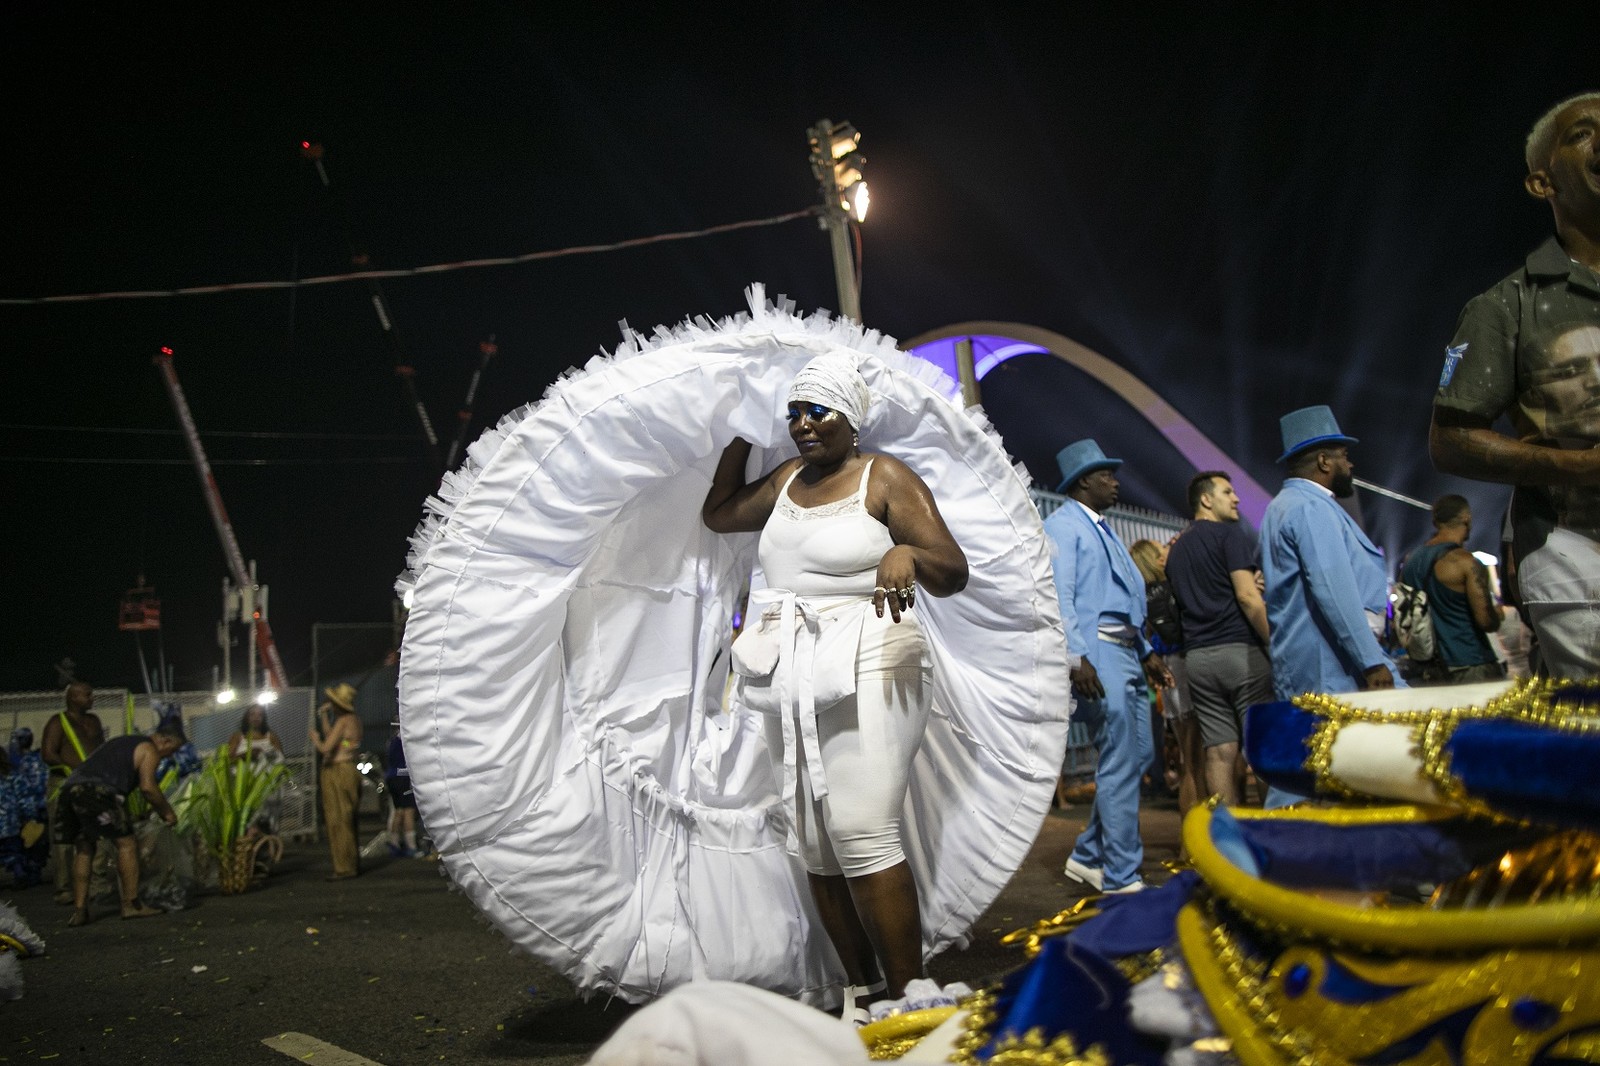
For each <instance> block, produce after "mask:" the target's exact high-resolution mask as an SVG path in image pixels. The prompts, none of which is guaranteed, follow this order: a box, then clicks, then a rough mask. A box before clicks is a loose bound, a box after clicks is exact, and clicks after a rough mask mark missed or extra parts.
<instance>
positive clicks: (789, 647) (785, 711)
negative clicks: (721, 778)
mask: <svg viewBox="0 0 1600 1066" xmlns="http://www.w3.org/2000/svg"><path fill="white" fill-rule="evenodd" d="M871 605H872V598H871V597H870V596H825V597H824V596H819V597H815V598H810V599H808V598H805V597H802V596H797V595H796V594H795V593H793V592H791V591H790V590H788V589H773V588H767V589H752V590H751V592H750V602H749V605H748V608H747V611H746V617H747V618H748V619H750V621H749V622H748V623H747V624H746V626H745V629H744V631H743V632H742V633H740V634H739V638H738V639H737V640H735V641H734V642H733V671H734V673H736V674H738V675H739V693H738V696H739V701H740V702H741V703H742V704H744V706H745V707H747V708H749V709H750V710H753V711H756V712H758V713H761V714H775V715H778V716H780V718H781V719H782V722H783V789H784V792H783V794H784V796H785V797H787V798H791V799H792V798H793V797H795V796H796V790H795V786H796V784H797V782H798V777H799V767H798V759H797V757H796V751H797V749H796V746H795V745H796V740H798V741H799V749H798V750H800V751H804V752H805V756H806V776H807V778H808V779H809V780H810V782H811V794H812V796H813V797H814V798H816V799H821V798H822V797H824V796H826V795H827V794H828V778H827V773H826V772H825V771H824V769H823V766H822V749H821V745H820V743H819V741H818V740H817V713H818V711H825V710H827V709H828V708H829V707H831V706H833V705H834V704H835V703H838V702H839V701H840V700H842V699H844V698H845V697H847V696H852V695H854V694H855V691H856V658H857V655H858V654H859V652H860V649H861V627H862V624H863V623H864V622H865V620H866V613H865V612H866V610H867V609H868V608H869V607H870V606H871Z"/></svg>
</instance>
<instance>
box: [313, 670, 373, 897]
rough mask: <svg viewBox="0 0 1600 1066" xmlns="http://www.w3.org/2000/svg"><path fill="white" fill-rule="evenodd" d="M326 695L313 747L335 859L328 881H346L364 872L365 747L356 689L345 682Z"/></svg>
mask: <svg viewBox="0 0 1600 1066" xmlns="http://www.w3.org/2000/svg"><path fill="white" fill-rule="evenodd" d="M323 695H325V696H327V697H328V700H327V702H326V703H324V704H323V705H322V706H321V707H318V708H317V723H318V728H313V729H312V730H311V743H312V744H313V745H315V746H316V749H317V753H318V754H319V755H321V756H322V818H323V822H324V824H326V825H327V827H328V851H329V852H330V853H331V854H332V856H333V874H332V876H330V877H329V878H328V880H329V881H343V880H345V879H346V878H350V877H355V876H356V875H357V874H359V873H360V872H361V870H360V867H359V866H358V861H359V857H360V856H359V852H358V850H357V847H356V804H357V803H359V802H360V800H361V775H360V773H359V772H358V771H357V770H356V750H357V749H358V748H359V747H360V746H361V719H360V718H359V717H357V716H356V713H355V710H356V687H355V686H354V685H351V684H348V683H346V682H343V681H341V682H340V683H339V684H337V685H334V686H333V687H331V688H328V689H324V690H323ZM330 715H331V716H332V719H331V721H330Z"/></svg>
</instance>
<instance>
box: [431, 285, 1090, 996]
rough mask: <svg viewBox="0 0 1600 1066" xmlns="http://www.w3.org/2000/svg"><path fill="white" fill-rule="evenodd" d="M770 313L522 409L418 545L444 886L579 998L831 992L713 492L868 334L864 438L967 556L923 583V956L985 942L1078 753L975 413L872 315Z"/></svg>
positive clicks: (1029, 517)
mask: <svg viewBox="0 0 1600 1066" xmlns="http://www.w3.org/2000/svg"><path fill="white" fill-rule="evenodd" d="M750 295H751V304H752V312H751V314H750V315H749V316H743V315H741V316H739V317H738V318H736V319H731V320H728V321H725V322H721V323H717V324H713V323H710V322H707V321H704V320H699V321H697V322H693V323H687V324H685V325H683V326H680V327H678V328H676V329H673V330H661V329H658V330H657V331H656V333H655V335H654V336H653V337H652V338H649V339H645V338H642V337H639V336H638V335H636V334H629V335H628V343H626V344H625V345H624V347H623V348H621V349H619V350H618V351H617V352H616V353H614V354H613V355H611V356H602V357H596V358H595V359H594V360H593V361H591V362H590V363H589V365H588V366H587V367H585V368H584V369H583V370H582V371H579V372H576V373H572V374H569V375H568V376H566V377H564V378H563V379H562V380H561V381H558V382H557V383H556V384H555V385H553V386H551V388H550V390H549V391H548V393H547V394H546V395H545V397H544V399H543V400H541V401H540V402H539V403H537V404H534V405H531V406H529V407H527V408H524V409H522V410H520V411H518V412H515V413H513V414H512V415H509V416H507V417H506V418H505V419H504V420H502V421H501V423H500V424H499V425H498V426H497V427H496V428H495V429H493V430H490V431H489V432H487V433H485V434H484V435H483V437H482V438H481V439H480V440H478V442H477V443H476V444H474V445H473V446H472V448H470V449H469V451H468V459H467V462H466V463H465V465H464V466H463V467H462V469H461V470H459V471H457V472H455V473H453V474H451V475H449V476H447V477H446V479H445V483H444V486H443V487H442V488H441V491H440V498H439V499H435V500H430V501H429V510H430V515H429V517H428V518H427V520H426V521H425V522H424V523H423V525H422V527H421V528H420V529H419V530H418V533H417V536H416V537H415V539H414V541H413V548H414V550H413V554H412V557H411V560H410V567H411V568H410V572H409V573H408V574H407V575H406V576H405V577H404V578H402V580H401V585H402V588H404V589H406V590H407V591H408V592H409V594H410V596H411V600H412V602H411V613H410V618H409V621H408V623H407V626H406V635H405V643H404V648H403V654H402V656H401V665H400V704H401V729H402V735H403V738H404V742H405V746H406V753H407V760H408V762H409V765H410V768H411V779H412V783H413V786H414V788H415V791H416V796H417V807H418V809H419V810H420V812H421V814H422V818H423V821H424V822H425V824H426V825H427V828H428V832H429V835H430V836H431V837H432V838H433V839H434V841H435V842H436V843H437V844H438V847H439V850H440V852H441V854H442V856H443V860H444V863H445V867H446V869H447V870H448V872H449V874H450V876H451V878H452V879H453V880H454V881H455V883H456V884H458V885H459V886H460V887H461V888H462V889H463V890H464V891H465V892H466V893H467V895H468V896H470V897H471V898H472V900H473V902H475V903H476V904H477V905H478V906H479V907H480V908H481V909H482V910H483V911H484V912H485V913H486V914H487V915H488V916H489V918H490V919H492V920H493V921H494V923H495V924H496V925H497V926H498V927H499V928H500V929H501V930H502V931H503V932H504V933H505V934H506V935H507V936H508V937H510V938H511V939H512V940H513V941H514V942H516V943H517V944H519V945H521V946H522V947H524V948H526V949H528V950H529V951H531V952H532V953H533V954H534V955H536V956H538V957H539V958H541V959H543V960H544V961H545V962H547V963H549V964H550V965H551V966H553V967H555V968H556V969H558V970H560V971H561V972H562V973H564V974H565V975H567V977H569V978H570V979H571V980H572V982H573V983H574V984H575V985H576V986H577V987H578V988H579V990H580V991H583V992H585V993H588V992H593V991H606V992H609V993H612V994H615V995H618V996H620V997H622V998H624V999H626V1000H629V1001H639V1000H643V999H646V998H649V997H651V996H655V995H658V994H660V993H663V992H665V991H667V990H669V989H671V988H673V987H674V986H676V985H679V984H682V983H683V982H685V981H689V980H694V979H699V978H715V979H721V980H732V981H743V982H746V983H749V984H754V985H759V986H761V987H763V988H767V989H771V990H773V991H776V992H780V993H784V994H786V995H791V996H795V997H798V998H800V999H802V1000H804V1001H807V1002H812V1003H822V1002H827V1001H829V1000H831V999H833V998H834V997H835V996H836V991H837V986H838V985H839V984H840V983H841V982H842V980H843V973H842V971H841V969H840V968H839V964H838V962H837V960H836V959H835V957H834V954H833V950H832V948H831V947H830V946H829V944H828V940H827V937H826V935H825V934H824V933H823V931H822V928H821V926H820V924H819V923H818V922H817V919H816V916H815V913H814V910H813V907H812V903H811V898H810V894H809V891H808V889H807V887H806V879H805V872H804V869H803V867H802V866H801V865H800V862H799V860H798V858H797V857H796V856H794V855H792V854H791V853H790V852H789V851H788V850H787V848H786V844H785V841H786V838H787V831H786V826H787V823H786V820H785V817H784V814H783V804H782V802H781V801H780V798H779V796H778V787H777V784H776V782H777V780H778V778H777V777H776V776H775V772H774V768H773V765H772V762H771V759H770V757H769V755H768V752H767V747H766V741H765V737H764V731H763V728H762V721H761V719H760V716H758V715H755V714H753V713H750V712H747V711H744V710H742V709H741V708H740V707H739V706H737V705H736V704H735V705H733V706H731V707H730V708H728V709H727V710H726V711H725V710H724V709H723V706H722V704H723V693H724V687H725V685H724V682H725V679H726V676H727V661H728V654H727V649H728V644H729V641H730V638H731V632H730V622H731V617H732V614H733V611H734V609H735V606H736V600H737V598H738V596H739V594H740V592H741V590H742V588H743V587H744V586H745V585H746V583H747V582H748V580H749V577H750V574H751V570H752V567H753V565H754V559H755V543H756V535H755V534H740V535H735V536H722V535H718V534H715V533H712V532H710V531H709V530H707V529H706V528H705V527H704V526H703V525H702V524H701V521H700V505H701V503H702V501H703V500H704V498H705V494H706V490H707V489H708V488H709V487H710V484H711V474H712V472H713V471H714V470H715V468H716V464H717V461H718V459H719V458H720V456H721V454H722V450H723V448H724V446H726V445H727V443H728V441H729V440H731V439H732V438H733V437H734V436H736V435H737V436H742V437H744V438H745V439H747V440H750V441H751V442H753V443H754V444H755V448H754V449H753V453H752V457H751V469H750V473H751V475H752V476H755V475H757V474H759V473H761V472H763V471H765V470H767V469H770V468H771V467H772V466H774V465H776V464H777V463H778V462H779V461H781V460H782V459H783V458H785V457H787V456H789V455H791V454H793V446H792V445H791V443H790V441H789V438H788V433H787V429H786V427H785V424H784V420H783V412H784V408H785V405H786V398H787V394H788V387H789V382H790V379H791V378H793V376H794V374H795V372H796V371H797V370H799V368H800V367H801V366H803V365H804V364H805V363H806V362H807V361H808V360H810V359H811V358H813V357H814V356H816V355H819V354H821V353H823V352H828V351H836V352H837V351H848V352H853V353H855V354H856V355H857V356H858V357H859V358H860V360H861V371H862V374H863V375H864V376H865V378H866V380H867V383H868V384H869V385H870V386H871V387H872V390H873V395H874V403H873V406H872V410H871V412H870V413H869V415H868V417H867V419H866V423H865V425H864V426H863V427H862V432H861V446H862V448H863V449H865V450H870V451H881V452H886V453H888V454H891V455H894V456H896V457H898V458H899V459H901V460H903V461H904V462H905V463H907V464H908V465H909V466H910V467H911V468H912V469H913V470H915V471H916V472H917V473H918V474H920V475H921V476H922V478H923V479H924V480H925V481H926V482H927V483H928V486H929V488H931V489H932V491H933V495H934V498H935V499H936V500H937V501H938V503H939V507H940V510H941V511H942V513H943V515H944V517H945V520H946V522H947V523H948V524H949V526H950V529H951V531H952V532H953V533H954V535H955V538H956V540H957V542H958V543H959V544H960V545H961V547H962V549H963V550H964V551H965V552H966V555H967V560H968V562H969V564H970V569H971V579H970V582H969V584H968V586H967V588H966V590H965V591H963V592H962V593H960V594H958V595H956V596H952V597H949V598H947V599H934V598H932V597H918V599H917V606H916V610H917V613H918V614H919V615H920V617H921V621H922V625H923V628H924V631H925V633H926V635H927V640H928V645H929V649H930V652H931V655H932V659H933V664H934V665H933V707H932V712H931V714H930V717H929V724H928V730H927V735H926V738H925V740H924V741H923V744H922V748H921V751H920V753H919V754H918V756H917V759H916V763H915V765H914V767H913V769H912V774H911V784H910V792H909V796H908V798H907V801H906V807H905V820H904V826H903V835H904V838H905V840H904V845H905V851H906V856H907V860H908V861H909V862H910V863H911V865H912V868H913V870H914V872H915V875H916V879H917V884H918V885H919V887H920V889H921V895H922V927H923V945H924V948H925V950H926V951H927V952H928V953H929V954H932V953H935V952H938V951H940V950H942V949H944V948H946V947H948V946H950V945H952V944H959V943H964V942H965V940H964V938H965V934H966V932H967V930H968V928H969V927H970V926H971V924H972V922H973V921H974V920H975V919H976V918H977V917H978V915H979V914H980V913H982V911H983V910H984V908H985V907H987V906H988V905H989V904H990V903H991V902H992V901H993V899H994V897H995V896H996V894H998V893H999V891H1000V889H1001V888H1002V887H1003V886H1004V885H1005V883H1006V881H1007V880H1008V879H1009V878H1010V876H1011V874H1012V873H1013V872H1014V871H1015V870H1016V868H1017V866H1018V865H1019V863H1020V862H1021V861H1022V859H1023V857H1024V856H1025V855H1026V854H1027V852H1028V848H1029V846H1030V845H1031V844H1032V842H1033V840H1034V837H1035V835H1036V834H1037V832H1038V829H1039V826H1040V823H1041V821H1042V819H1043V817H1044V814H1045V812H1046V810H1047V809H1048V807H1049V802H1050V796H1051V794H1052V790H1053V788H1054V783H1055V780H1056V776H1057V774H1058V772H1059V770H1060V766H1061V757H1062V753H1063V750H1064V748H1065V745H1066V728H1067V713H1068V691H1069V689H1068V680H1067V665H1066V642H1065V638H1064V636H1063V634H1062V629H1061V620H1060V614H1059V610H1058V608H1057V605H1056V595H1055V588H1054V585H1053V579H1052V577H1051V569H1050V559H1049V549H1048V541H1047V539H1046V538H1045V536H1044V532H1043V529H1042V527H1041V525H1040V521H1039V517H1038V514H1037V512H1036V511H1035V509H1034V507H1033V504H1032V503H1031V501H1030V500H1029V498H1028V491H1027V486H1026V483H1025V481H1024V479H1023V477H1022V476H1020V475H1019V473H1018V472H1017V471H1016V470H1015V469H1013V467H1012V465H1011V463H1010V461H1009V460H1008V459H1007V457H1006V455H1005V453H1004V451H1003V449H1002V448H1001V447H1000V445H999V442H998V440H997V439H996V438H995V436H994V435H993V434H992V432H991V431H990V430H989V429H988V428H987V424H986V423H984V422H983V421H982V416H981V414H980V413H978V412H963V411H962V410H961V409H960V408H959V407H958V406H956V405H954V404H952V403H951V401H950V400H948V399H947V398H946V397H947V396H948V395H949V379H948V378H946V377H944V376H943V375H942V374H941V373H940V372H939V371H937V370H936V369H935V368H933V367H931V366H930V365H928V364H927V363H925V362H923V361H921V360H918V359H916V358H914V357H911V356H907V355H905V354H903V353H901V352H898V351H897V350H895V348H894V346H893V343H892V342H891V341H890V340H888V339H887V338H884V337H882V336H881V335H879V334H877V333H864V332H862V331H861V329H860V328H859V327H857V326H854V325H853V324H851V323H848V322H840V321H836V320H830V319H828V318H827V317H825V316H815V317H811V318H800V317H797V316H795V315H794V314H792V313H791V312H790V311H789V309H788V308H787V307H774V306H772V305H769V304H768V303H767V302H766V301H765V298H764V295H763V293H762V291H761V290H760V289H759V288H758V287H757V288H752V290H751V294H750Z"/></svg>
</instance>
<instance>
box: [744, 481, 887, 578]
mask: <svg viewBox="0 0 1600 1066" xmlns="http://www.w3.org/2000/svg"><path fill="white" fill-rule="evenodd" d="M871 473H872V460H871V459H868V460H867V462H866V464H865V466H864V467H863V468H862V470H861V484H860V485H859V486H857V488H856V491H855V493H854V494H852V495H850V496H847V497H845V498H844V499H842V500H836V501H835V502H833V503H824V504H820V505H818V506H816V507H801V506H800V505H799V504H797V503H795V502H794V501H793V500H792V499H790V498H789V486H790V485H792V484H793V483H794V479H795V478H796V477H798V476H799V474H800V471H799V470H798V469H796V470H795V472H794V473H793V474H790V475H789V480H788V481H785V482H784V483H783V488H782V490H781V491H779V493H778V502H777V505H776V506H774V507H773V509H772V516H771V517H770V518H768V519H767V524H766V526H765V528H763V529H762V531H761V542H760V545H759V546H758V547H757V549H756V553H757V557H758V558H759V559H760V561H761V571H762V573H764V574H765V575H766V578H767V584H768V585H770V586H771V587H773V588H783V589H789V590H790V591H792V592H794V593H795V594H796V595H798V596H871V595H872V591H873V587H874V586H875V585H876V584H877V572H878V563H879V562H880V561H881V560H882V559H883V556H884V553H885V552H887V551H888V550H889V549H890V548H892V547H894V538H893V537H891V536H890V535H889V527H888V526H885V525H884V524H883V523H882V522H880V521H878V520H877V519H876V518H874V517H872V515H870V514H868V513H867V479H868V476H869V475H870V474H871Z"/></svg>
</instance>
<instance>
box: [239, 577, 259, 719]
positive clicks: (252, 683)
mask: <svg viewBox="0 0 1600 1066" xmlns="http://www.w3.org/2000/svg"><path fill="white" fill-rule="evenodd" d="M258 587H259V586H258V585H257V584H256V561H255V560H254V559H251V560H250V586H249V588H248V589H247V590H246V591H245V594H244V604H243V606H244V611H245V616H246V617H247V618H248V619H249V624H250V656H249V658H248V659H247V660H246V662H248V663H249V664H250V665H249V667H248V668H247V669H246V671H245V675H244V677H245V682H244V683H245V686H246V687H247V688H249V689H250V692H249V697H248V698H249V699H250V700H252V701H254V700H255V698H256V693H257V692H260V691H261V685H260V682H259V681H258V680H257V678H256V634H257V633H258V632H260V629H259V628H258V627H259V626H260V624H261V620H260V616H261V604H260V601H259V600H257V599H256V589H257V588H258Z"/></svg>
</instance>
